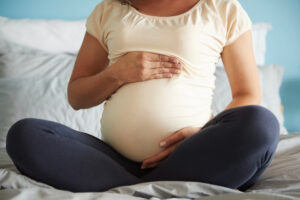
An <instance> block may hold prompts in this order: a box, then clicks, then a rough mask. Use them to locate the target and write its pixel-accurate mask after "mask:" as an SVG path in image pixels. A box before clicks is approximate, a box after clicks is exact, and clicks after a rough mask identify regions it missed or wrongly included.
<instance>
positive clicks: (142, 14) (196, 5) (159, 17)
mask: <svg viewBox="0 0 300 200" xmlns="http://www.w3.org/2000/svg"><path fill="white" fill-rule="evenodd" d="M203 1H204V0H199V1H198V2H197V3H196V4H195V5H194V6H193V7H192V8H190V9H189V10H187V11H186V12H184V13H181V14H179V15H173V16H155V15H147V14H144V13H141V12H140V11H138V10H137V9H135V8H134V7H133V6H131V5H128V6H129V9H130V10H132V11H133V12H135V13H136V14H138V15H141V16H144V17H147V18H154V19H175V18H179V17H181V16H184V15H187V14H189V13H191V12H192V11H193V10H195V9H196V8H197V7H198V6H199V5H200V3H202V2H203Z"/></svg>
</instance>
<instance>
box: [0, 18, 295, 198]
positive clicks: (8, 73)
mask: <svg viewBox="0 0 300 200" xmlns="http://www.w3.org/2000/svg"><path fill="white" fill-rule="evenodd" d="M84 24H85V20H79V21H63V20H48V21H47V20H33V19H19V20H17V19H9V18H5V17H0V97H1V98H0V199H31V200H34V199H133V200H134V199H152V200H156V199H201V200H202V199H203V200H209V199H222V200H226V199H230V200H235V199H263V200H265V199H300V132H290V133H289V132H288V131H287V129H286V128H285V126H284V117H283V112H284V105H282V103H281V99H280V95H279V89H280V85H281V81H282V75H283V73H284V67H283V66H279V65H276V64H268V65H266V64H265V63H264V58H265V50H266V36H267V32H268V30H270V28H271V25H269V24H265V23H258V24H254V26H253V30H252V34H253V38H254V39H253V45H254V50H255V58H256V62H257V66H258V69H259V75H260V81H261V84H262V92H263V102H262V105H263V106H265V107H267V108H268V109H270V110H271V111H272V112H273V113H274V114H275V115H276V117H277V118H278V121H279V122H280V141H279V144H278V147H277V150H276V154H275V157H274V159H273V161H272V163H271V165H270V166H269V167H268V169H267V170H266V171H265V172H264V173H263V175H262V176H261V177H260V178H259V180H258V181H257V183H256V184H255V185H254V186H252V187H251V188H249V189H248V190H247V191H245V192H241V191H238V190H234V189H230V188H226V187H222V186H218V185H214V184H207V183H203V182H189V181H153V182H146V183H140V184H135V185H127V186H121V187H116V188H111V189H109V190H107V191H105V192H82V193H74V192H70V191H66V190H59V189H56V188H54V187H52V186H50V185H47V184H44V183H41V182H38V181H35V180H33V179H31V178H29V177H27V176H24V175H22V174H21V173H20V172H19V171H18V169H17V168H16V167H15V165H14V163H13V162H12V160H11V159H10V157H9V156H8V155H7V152H6V150H5V139H6V133H7V130H8V128H9V127H10V126H11V125H12V123H14V122H15V121H17V120H18V119H21V118H25V117H36V118H43V119H49V120H53V121H57V122H60V123H63V124H65V125H68V126H70V127H72V128H74V129H77V130H79V131H83V132H86V133H87V134H91V135H94V136H96V137H99V138H101V132H100V123H99V120H100V118H101V112H102V110H103V103H102V104H100V105H98V106H95V107H92V108H89V109H83V110H78V111H75V110H73V109H72V108H71V107H70V105H68V102H67V98H66V97H67V94H66V91H67V89H66V88H67V83H68V80H69V77H70V74H71V72H72V68H73V65H74V62H75V58H76V54H77V52H78V49H79V47H80V45H81V41H82V38H83V34H84V31H85V27H84ZM20 35H21V37H20ZM215 75H216V88H215V91H214V98H213V103H212V108H213V115H216V114H217V113H219V112H221V111H222V110H223V109H224V108H225V106H226V105H227V104H228V103H229V102H230V100H231V92H230V87H229V83H228V79H227V76H226V73H225V70H224V67H222V62H221V61H220V62H219V63H218V64H217V66H216V72H215ZM54 108H55V109H54Z"/></svg>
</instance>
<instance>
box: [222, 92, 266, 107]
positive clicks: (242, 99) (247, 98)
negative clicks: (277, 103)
mask: <svg viewBox="0 0 300 200" xmlns="http://www.w3.org/2000/svg"><path fill="white" fill-rule="evenodd" d="M244 105H261V98H259V97H256V96H253V95H240V96H237V97H234V98H233V99H232V101H231V102H230V103H229V104H228V105H227V106H226V108H225V109H224V110H227V109H229V108H234V107H238V106H244Z"/></svg>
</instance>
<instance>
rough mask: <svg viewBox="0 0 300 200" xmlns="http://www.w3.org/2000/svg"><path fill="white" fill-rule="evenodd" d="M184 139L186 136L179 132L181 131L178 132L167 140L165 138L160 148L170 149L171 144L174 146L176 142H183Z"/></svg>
mask: <svg viewBox="0 0 300 200" xmlns="http://www.w3.org/2000/svg"><path fill="white" fill-rule="evenodd" d="M184 138H185V136H184V135H183V134H182V132H181V131H180V130H179V131H176V132H175V133H173V134H172V135H170V136H168V137H167V138H164V139H163V140H162V141H160V143H159V146H160V147H168V146H170V145H171V144H174V143H176V142H179V141H181V140H183V139H184Z"/></svg>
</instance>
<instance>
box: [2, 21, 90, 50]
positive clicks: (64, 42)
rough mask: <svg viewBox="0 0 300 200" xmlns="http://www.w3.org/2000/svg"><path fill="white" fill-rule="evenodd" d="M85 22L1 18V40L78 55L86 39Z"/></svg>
mask: <svg viewBox="0 0 300 200" xmlns="http://www.w3.org/2000/svg"><path fill="white" fill-rule="evenodd" d="M85 21H86V20H85V19H84V20H74V21H71V20H70V21H69V20H42V19H10V18H6V17H1V16H0V39H5V40H8V41H13V42H15V43H18V44H22V45H25V46H28V47H31V48H36V49H40V50H44V51H48V52H53V53H60V52H68V53H77V52H78V50H79V48H80V46H81V43H82V40H83V37H84V33H85Z"/></svg>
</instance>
